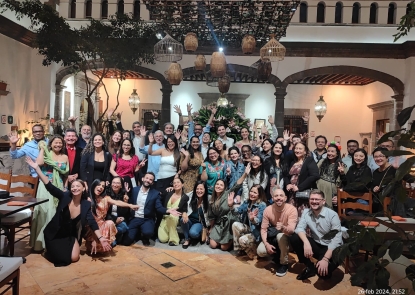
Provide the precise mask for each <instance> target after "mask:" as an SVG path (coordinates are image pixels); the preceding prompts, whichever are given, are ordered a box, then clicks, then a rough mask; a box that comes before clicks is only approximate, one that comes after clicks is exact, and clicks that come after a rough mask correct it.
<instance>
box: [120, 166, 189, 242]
mask: <svg viewBox="0 0 415 295" xmlns="http://www.w3.org/2000/svg"><path fill="white" fill-rule="evenodd" d="M155 178H156V176H155V175H154V173H153V172H147V173H146V174H144V176H143V178H142V179H141V180H142V185H141V186H136V187H135V188H134V189H133V193H132V196H131V198H130V199H129V203H130V204H135V205H138V206H139V207H138V210H137V211H135V212H133V213H132V214H131V216H130V221H129V223H128V235H125V236H124V238H123V242H122V243H123V245H126V246H129V245H131V244H132V243H133V242H134V241H135V239H136V237H137V234H138V231H139V230H141V235H142V240H143V244H144V245H145V246H148V245H150V242H149V239H150V237H152V236H153V233H154V222H155V217H156V212H158V213H160V214H162V215H166V214H172V215H174V216H180V215H181V213H179V212H177V211H176V209H177V208H172V209H166V208H164V207H163V205H162V203H161V198H160V192H159V191H157V190H155V189H153V188H151V186H152V184H153V182H154V179H155Z"/></svg>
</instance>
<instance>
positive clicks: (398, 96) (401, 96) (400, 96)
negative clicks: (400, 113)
mask: <svg viewBox="0 0 415 295" xmlns="http://www.w3.org/2000/svg"><path fill="white" fill-rule="evenodd" d="M391 97H392V98H393V99H395V100H396V101H403V99H404V97H405V95H403V94H396V95H392V96H391Z"/></svg>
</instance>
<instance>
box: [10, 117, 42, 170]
mask: <svg viewBox="0 0 415 295" xmlns="http://www.w3.org/2000/svg"><path fill="white" fill-rule="evenodd" d="M32 134H33V140H32V141H28V142H26V143H25V144H24V145H23V146H22V147H21V148H20V149H19V150H18V149H17V148H16V145H17V142H18V141H19V140H20V137H19V135H18V134H17V133H16V132H12V133H10V134H9V142H10V157H11V158H12V159H19V158H21V157H25V156H27V157H30V158H31V159H32V160H33V161H36V159H37V157H38V156H39V147H38V143H39V141H41V140H45V141H46V143H48V140H47V139H45V129H44V128H43V126H42V125H40V124H35V125H33V127H32ZM29 170H30V175H32V176H33V177H37V173H36V170H35V169H33V168H32V167H29Z"/></svg>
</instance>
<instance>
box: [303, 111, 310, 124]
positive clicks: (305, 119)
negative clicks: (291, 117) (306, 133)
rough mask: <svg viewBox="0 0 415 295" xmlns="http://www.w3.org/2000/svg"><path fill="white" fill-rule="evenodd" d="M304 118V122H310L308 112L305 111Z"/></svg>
mask: <svg viewBox="0 0 415 295" xmlns="http://www.w3.org/2000/svg"><path fill="white" fill-rule="evenodd" d="M303 120H304V122H308V120H310V115H309V114H308V112H304V116H303Z"/></svg>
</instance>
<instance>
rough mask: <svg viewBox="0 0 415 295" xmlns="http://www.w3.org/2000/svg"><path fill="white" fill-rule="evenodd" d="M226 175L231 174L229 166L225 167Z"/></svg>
mask: <svg viewBox="0 0 415 295" xmlns="http://www.w3.org/2000/svg"><path fill="white" fill-rule="evenodd" d="M226 175H228V176H229V175H231V167H229V166H228V167H227V168H226Z"/></svg>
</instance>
